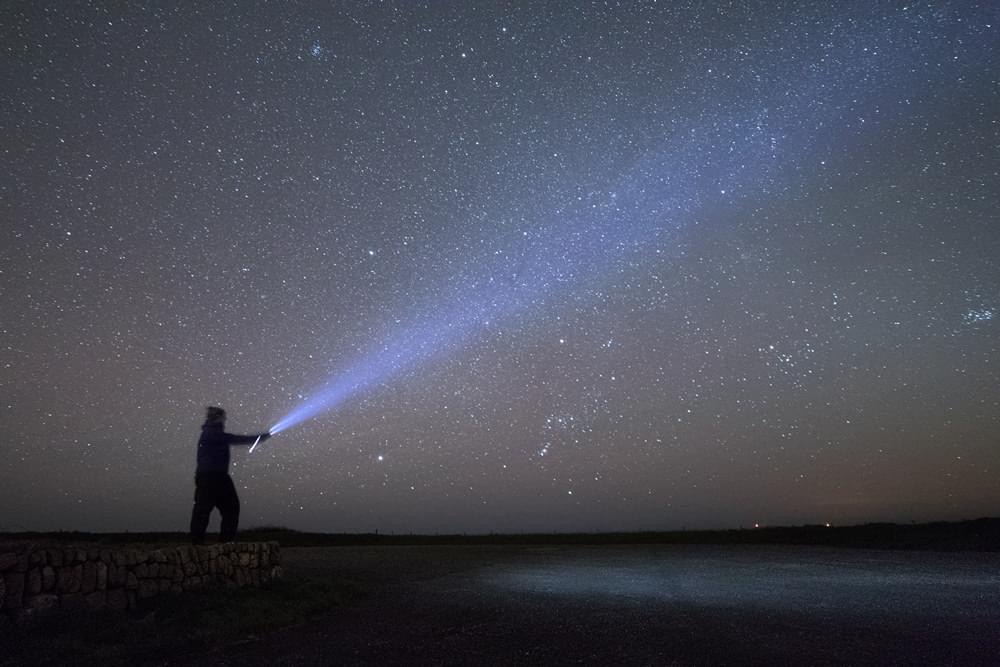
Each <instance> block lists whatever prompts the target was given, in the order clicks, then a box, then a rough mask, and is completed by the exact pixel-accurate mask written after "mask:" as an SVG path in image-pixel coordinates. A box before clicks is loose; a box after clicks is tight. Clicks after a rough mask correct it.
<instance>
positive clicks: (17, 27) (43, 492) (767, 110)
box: [0, 0, 1000, 532]
mask: <svg viewBox="0 0 1000 667" xmlns="http://www.w3.org/2000/svg"><path fill="white" fill-rule="evenodd" d="M175 4H177V3H155V2H106V3H103V2H102V3H96V2H5V3H4V4H3V6H2V9H0V53H2V56H0V57H2V70H0V71H2V79H0V80H2V85H0V128H2V137H3V141H2V142H0V154H2V158H3V165H4V168H3V170H2V172H0V215H2V218H0V219H2V227H0V410H2V412H0V453H2V465H0V530H8V531H11V530H50V529H66V530H180V531H183V530H186V529H187V522H188V519H189V515H190V507H191V501H192V497H193V489H194V484H193V474H194V465H195V444H196V442H197V438H198V435H199V428H200V425H201V423H202V420H203V416H204V409H205V406H208V405H220V406H222V407H224V408H226V409H227V411H228V412H229V422H228V428H227V430H229V431H232V432H236V433H251V432H257V431H262V430H266V429H267V428H269V427H271V426H272V425H275V424H277V423H279V420H281V419H282V418H283V417H285V416H286V415H290V414H291V415H295V414H297V413H295V412H293V411H294V410H295V409H296V408H297V407H302V409H303V410H304V411H305V412H306V413H308V414H307V415H306V418H304V419H302V420H301V421H299V422H298V423H294V424H291V425H289V426H287V427H286V428H285V429H284V430H282V431H281V432H280V433H279V434H277V435H275V436H274V437H273V438H272V439H271V440H269V441H268V442H266V443H264V444H263V445H261V446H260V447H259V448H258V449H257V450H256V451H255V452H254V453H253V454H252V455H248V454H247V452H246V450H245V449H242V450H238V451H234V456H233V465H232V467H231V473H232V475H233V478H234V479H235V481H236V484H237V488H238V490H239V493H240V496H241V499H242V502H243V513H242V518H241V526H242V527H251V526H261V525H282V526H288V527H291V528H296V529H302V530H316V531H326V532H341V531H345V532H356V531H375V530H379V531H380V532H390V531H395V532H411V531H412V532H463V531H464V532H489V531H498V532H508V531H576V530H587V531H591V530H593V531H596V530H632V529H679V528H682V527H689V528H714V527H738V526H741V525H742V526H747V527H749V526H752V525H753V524H754V523H760V524H762V525H768V524H800V523H825V522H831V523H833V524H845V523H857V522H866V521H911V520H916V521H924V520H935V519H961V518H974V517H978V516H985V515H996V514H998V513H1000V392H998V386H1000V214H998V211H1000V81H998V76H1000V75H998V73H1000V48H998V47H1000V5H998V4H996V3H995V2H988V1H984V2H981V3H976V2H914V3H911V4H905V3H901V2H900V3H895V2H879V3H873V2H868V1H867V0H865V1H861V2H830V3H818V2H817V3H809V2H805V3H791V2H789V3H781V2H771V1H767V2H720V3H708V2H686V3H685V2H659V3H657V2H621V3H618V2H580V3H575V2H551V3H548V2H545V3H543V2H526V3H505V2H502V3H485V2H484V3H471V2H454V3H415V2H399V3H346V2H345V3H323V2H315V3H305V2H260V3H249V2H238V1H236V0H229V1H226V2H206V3H180V4H181V8H177V7H175V6H174V5H175ZM217 521H218V518H217V515H215V517H213V524H212V530H215V529H216V528H217Z"/></svg>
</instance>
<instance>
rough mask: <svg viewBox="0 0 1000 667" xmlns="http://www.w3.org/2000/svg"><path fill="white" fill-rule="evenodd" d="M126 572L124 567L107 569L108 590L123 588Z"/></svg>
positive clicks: (116, 566)
mask: <svg viewBox="0 0 1000 667" xmlns="http://www.w3.org/2000/svg"><path fill="white" fill-rule="evenodd" d="M127 572H128V571H127V570H126V569H125V566H124V565H112V566H111V567H109V568H108V588H123V587H124V586H125V575H126V574H127Z"/></svg>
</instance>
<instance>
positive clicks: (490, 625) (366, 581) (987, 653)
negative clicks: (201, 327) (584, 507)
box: [198, 546, 1000, 666]
mask: <svg viewBox="0 0 1000 667" xmlns="http://www.w3.org/2000/svg"><path fill="white" fill-rule="evenodd" d="M283 557H284V560H285V564H286V567H287V568H288V569H289V570H294V569H299V570H300V571H303V572H304V571H308V570H325V571H329V570H330V569H331V568H332V569H333V570H334V571H337V572H340V573H342V574H343V576H344V577H345V578H347V579H353V580H355V581H357V582H359V583H360V584H361V585H362V586H363V587H364V588H365V589H366V590H368V591H370V595H368V596H367V597H366V598H365V599H363V600H361V601H360V602H359V603H358V604H357V605H356V606H354V607H349V608H341V609H337V610H335V611H334V612H332V613H330V614H327V615H324V616H323V617H321V618H318V619H316V620H314V621H312V622H310V623H308V624H306V625H303V626H298V627H295V628H288V629H285V630H282V631H279V632H277V633H274V634H271V635H268V636H267V637H264V638H261V639H259V640H257V641H253V642H248V643H244V644H240V645H236V646H228V647H223V648H220V649H218V650H217V651H216V652H215V653H214V654H212V655H210V656H205V655H202V656H199V658H198V662H199V663H201V664H207V663H206V662H205V661H206V659H207V660H208V661H210V662H215V663H217V664H230V665H241V666H246V665H320V664H322V665H333V664H379V665H403V664H406V665H414V664H435V665H437V664H442V665H450V664H455V665H464V664H477V665H482V664H486V665H489V664H503V665H507V664H526V665H527V664H544V665H563V664H594V665H633V664H634V665H744V664H758V665H779V664H796V665H804V664H813V665H828V664H829V665H833V664H845V665H847V664H850V665H858V664H872V665H889V664H914V665H917V664H919V665H928V664H938V665H941V664H952V665H978V664H982V665H996V664H1000V554H984V553H978V554H977V553H954V554H942V553H918V552H898V551H897V552H890V551H859V550H846V549H845V550H839V549H816V548H804V547H747V546H734V547H717V546H705V547H698V546H635V547H627V546H626V547H592V548H588V547H339V548H323V549H286V550H284V551H283Z"/></svg>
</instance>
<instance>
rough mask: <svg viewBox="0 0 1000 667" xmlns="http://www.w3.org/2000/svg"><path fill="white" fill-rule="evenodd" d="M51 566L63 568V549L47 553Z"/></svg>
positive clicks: (51, 550) (50, 550)
mask: <svg viewBox="0 0 1000 667" xmlns="http://www.w3.org/2000/svg"><path fill="white" fill-rule="evenodd" d="M47 554H48V558H47V559H46V560H48V561H49V565H51V566H52V567H62V564H63V552H62V550H61V549H49V550H48V551H47Z"/></svg>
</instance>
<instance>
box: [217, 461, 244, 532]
mask: <svg viewBox="0 0 1000 667" xmlns="http://www.w3.org/2000/svg"><path fill="white" fill-rule="evenodd" d="M216 502H217V504H218V506H219V511H220V512H221V513H222V531H221V533H220V538H221V539H222V541H223V542H235V541H236V528H237V526H239V523H240V498H239V496H238V495H236V486H235V485H234V484H233V478H232V477H230V476H229V475H226V476H225V478H223V479H222V480H220V483H219V497H218V500H217V501H216Z"/></svg>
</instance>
